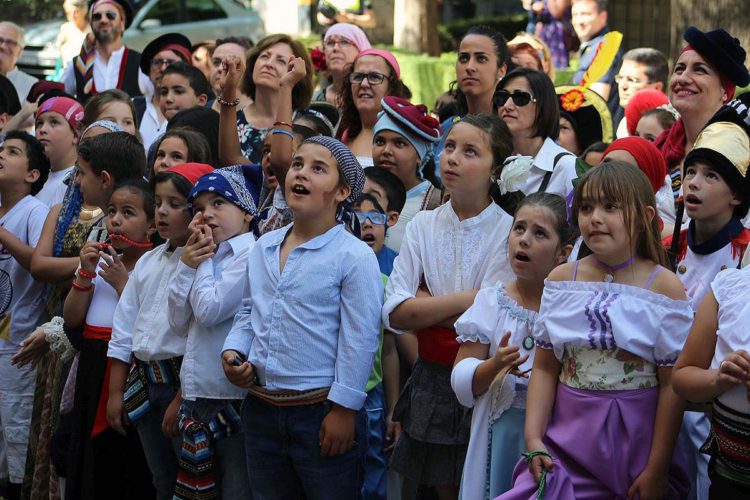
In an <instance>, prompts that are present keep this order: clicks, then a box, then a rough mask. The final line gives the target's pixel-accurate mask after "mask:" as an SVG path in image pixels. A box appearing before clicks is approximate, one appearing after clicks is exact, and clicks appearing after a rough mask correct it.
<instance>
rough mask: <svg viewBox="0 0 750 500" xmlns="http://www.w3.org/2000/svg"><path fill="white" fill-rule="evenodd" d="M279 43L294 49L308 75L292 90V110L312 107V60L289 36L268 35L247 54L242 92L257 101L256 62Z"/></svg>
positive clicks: (299, 44) (300, 45)
mask: <svg viewBox="0 0 750 500" xmlns="http://www.w3.org/2000/svg"><path fill="white" fill-rule="evenodd" d="M279 43H283V44H286V45H288V46H289V48H291V49H292V53H293V54H294V55H295V57H301V58H302V60H304V61H305V69H306V70H307V75H306V76H305V77H304V78H303V79H302V80H300V81H299V82H297V84H296V85H295V86H294V88H293V89H292V109H293V110H297V109H303V108H306V107H308V106H309V105H310V98H312V93H313V84H312V74H313V67H312V60H311V59H310V54H309V53H308V52H307V49H306V48H305V47H304V46H303V45H302V44H301V43H299V42H298V41H297V40H294V39H293V38H292V37H290V36H289V35H284V34H277V35H268V36H267V37H265V38H263V39H262V40H261V41H260V42H258V45H256V46H255V47H253V48H252V49H251V50H250V52H248V53H247V64H246V68H247V69H246V70H245V74H244V75H242V81H241V82H240V90H241V91H242V93H244V94H245V95H246V96H249V97H251V98H252V99H255V82H254V81H253V68H254V67H255V62H256V61H257V60H258V57H260V55H261V53H263V52H264V51H265V50H267V49H269V48H270V47H272V46H274V45H276V44H279Z"/></svg>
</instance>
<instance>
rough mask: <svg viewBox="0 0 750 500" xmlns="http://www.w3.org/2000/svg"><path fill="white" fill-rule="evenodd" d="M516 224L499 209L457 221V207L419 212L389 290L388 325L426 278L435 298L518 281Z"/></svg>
mask: <svg viewBox="0 0 750 500" xmlns="http://www.w3.org/2000/svg"><path fill="white" fill-rule="evenodd" d="M512 224H513V219H512V218H511V216H510V215H508V214H507V213H505V211H504V210H503V209H502V208H500V207H499V206H498V205H497V204H495V203H490V204H489V205H488V206H487V208H485V209H484V210H483V211H482V212H481V213H480V214H479V215H477V216H476V217H472V218H470V219H466V220H463V221H460V220H458V216H457V215H456V213H455V212H454V211H453V205H452V203H450V202H449V203H446V204H444V205H442V206H440V207H438V208H436V209H435V210H424V211H422V212H419V213H418V214H417V215H416V216H415V217H414V220H412V221H411V222H410V223H409V225H408V226H406V234H405V235H404V240H403V242H402V244H401V251H400V252H399V254H398V257H396V260H395V261H394V262H393V271H392V272H391V276H390V279H389V280H388V284H387V286H386V299H385V304H384V305H383V314H382V315H383V323H384V325H385V327H386V328H388V329H389V330H392V331H394V332H396V333H401V332H400V331H399V330H397V329H394V328H393V327H392V326H391V321H390V316H391V313H392V312H393V310H394V309H396V307H398V306H399V305H400V304H401V303H402V302H404V301H406V300H409V299H412V298H414V297H415V295H416V293H417V289H418V288H419V283H420V281H422V279H423V278H424V281H425V283H426V284H427V288H428V289H429V290H430V293H431V294H432V295H433V296H437V295H448V294H451V293H457V292H463V291H467V290H478V289H480V288H482V287H485V286H489V285H491V284H495V283H497V282H498V281H500V282H503V283H507V282H509V281H510V280H512V279H513V272H512V271H511V269H510V264H509V263H508V234H509V233H510V228H511V225H512Z"/></svg>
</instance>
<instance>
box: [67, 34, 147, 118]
mask: <svg viewBox="0 0 750 500" xmlns="http://www.w3.org/2000/svg"><path fill="white" fill-rule="evenodd" d="M80 57H81V56H76V57H75V58H74V59H73V71H74V74H75V77H76V97H77V98H78V100H79V101H81V102H82V103H84V104H85V103H86V101H88V100H89V99H90V98H91V97H93V95H96V94H84V92H83V84H84V81H83V77H84V75H83V74H81V72H80V71H78V65H77V64H76V63H77V62H78V59H80ZM122 59H123V60H122V62H121V63H120V71H123V70H124V73H123V74H122V79H121V80H120V81H119V84H118V87H117V88H118V89H120V90H122V91H123V92H125V93H127V94H128V95H129V96H130V97H136V96H139V95H142V94H141V89H140V87H139V86H138V73H139V72H140V64H141V53H140V52H136V51H134V50H130V49H128V48H127V47H125V52H124V53H123V55H122ZM123 65H124V68H123ZM94 88H96V82H94Z"/></svg>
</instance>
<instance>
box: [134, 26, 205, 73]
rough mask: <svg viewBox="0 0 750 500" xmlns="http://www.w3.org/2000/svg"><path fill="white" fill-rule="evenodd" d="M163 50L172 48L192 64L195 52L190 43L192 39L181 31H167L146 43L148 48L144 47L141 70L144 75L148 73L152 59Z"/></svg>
mask: <svg viewBox="0 0 750 500" xmlns="http://www.w3.org/2000/svg"><path fill="white" fill-rule="evenodd" d="M170 46H171V47H170ZM183 49H184V50H183ZM162 50H171V51H172V52H174V53H175V54H177V55H178V56H180V57H181V58H182V60H183V61H185V62H186V63H188V64H192V58H191V53H192V52H193V44H192V43H190V40H189V39H188V38H187V37H186V36H185V35H181V34H180V33H165V34H163V35H162V36H160V37H158V38H155V39H153V40H151V42H150V43H149V44H148V45H146V48H144V49H143V52H141V71H143V74H144V75H148V73H149V66H151V60H152V59H153V58H154V56H155V55H156V54H158V53H159V52H161V51H162Z"/></svg>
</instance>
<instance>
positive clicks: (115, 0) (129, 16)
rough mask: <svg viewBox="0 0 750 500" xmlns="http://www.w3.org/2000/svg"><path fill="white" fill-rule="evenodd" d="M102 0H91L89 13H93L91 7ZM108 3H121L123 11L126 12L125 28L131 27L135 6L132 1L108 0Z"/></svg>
mask: <svg viewBox="0 0 750 500" xmlns="http://www.w3.org/2000/svg"><path fill="white" fill-rule="evenodd" d="M100 1H101V0H89V15H90V14H91V9H92V8H93V7H94V5H96V4H97V3H99V2H100ZM106 1H107V2H108V3H116V4H117V5H119V6H120V7H121V8H122V10H123V12H125V29H128V28H130V25H131V24H132V22H133V6H132V5H130V2H128V0H106Z"/></svg>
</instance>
